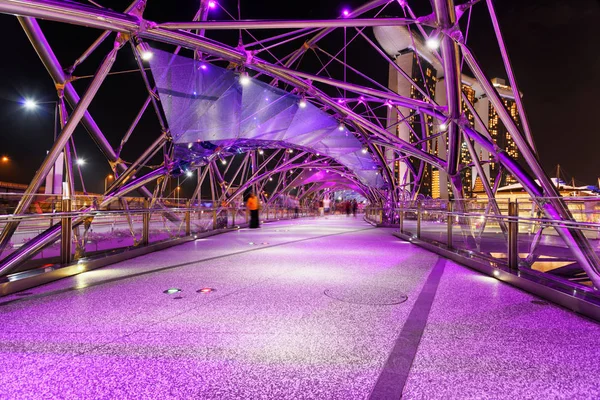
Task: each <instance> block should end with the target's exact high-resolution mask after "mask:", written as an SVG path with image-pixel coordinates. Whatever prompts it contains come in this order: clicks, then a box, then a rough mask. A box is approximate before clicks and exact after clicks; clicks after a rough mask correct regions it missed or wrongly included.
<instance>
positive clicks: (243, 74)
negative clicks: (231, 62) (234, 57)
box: [240, 71, 250, 86]
mask: <svg viewBox="0 0 600 400" xmlns="http://www.w3.org/2000/svg"><path fill="white" fill-rule="evenodd" d="M249 83H250V77H249V76H248V73H247V72H245V71H243V72H241V73H240V84H241V85H242V86H246V85H248V84H249Z"/></svg>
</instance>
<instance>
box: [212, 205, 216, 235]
mask: <svg viewBox="0 0 600 400" xmlns="http://www.w3.org/2000/svg"><path fill="white" fill-rule="evenodd" d="M212 217H213V230H215V229H217V210H216V209H213V211H212Z"/></svg>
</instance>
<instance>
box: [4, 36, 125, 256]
mask: <svg viewBox="0 0 600 400" xmlns="http://www.w3.org/2000/svg"><path fill="white" fill-rule="evenodd" d="M120 47H121V45H120V44H117V43H115V48H113V50H111V51H110V52H109V53H108V55H107V56H106V57H105V58H104V61H103V62H102V64H101V65H100V67H99V68H98V71H97V72H96V76H95V77H94V79H93V80H92V82H91V83H90V86H89V87H88V89H87V91H86V93H85V95H84V96H83V98H82V99H81V101H80V102H79V103H78V104H77V107H76V108H75V110H74V111H73V114H72V115H71V117H70V118H69V122H67V124H66V125H65V127H64V129H63V130H62V131H61V133H60V135H59V136H58V137H57V138H56V141H55V142H54V145H53V146H52V148H51V149H50V151H49V152H48V155H47V156H46V158H45V160H44V162H43V163H42V165H41V167H40V168H39V169H38V170H37V172H36V174H35V175H34V177H33V179H32V181H31V183H30V184H29V186H28V187H27V189H26V190H25V192H24V193H23V197H21V200H20V201H19V204H18V205H17V207H16V208H15V211H14V212H13V214H15V215H20V214H22V213H23V212H24V211H25V210H26V209H27V208H28V207H29V205H30V204H31V202H32V201H33V195H34V194H35V193H37V191H38V189H39V188H40V186H41V184H42V181H43V179H44V178H45V177H46V175H48V173H49V172H50V169H52V166H53V165H54V163H55V162H56V159H57V158H58V156H59V155H60V153H61V152H62V151H64V148H65V145H66V144H67V143H68V142H69V139H70V138H71V135H72V134H73V132H74V131H75V128H76V127H77V125H78V124H79V122H80V121H81V118H82V117H83V114H84V113H85V111H86V110H87V107H88V106H89V104H90V103H91V102H92V100H93V98H94V96H95V95H96V93H97V92H98V89H100V86H101V85H102V82H104V79H105V78H106V76H107V75H108V72H109V71H110V69H111V68H112V66H113V64H114V62H115V60H116V59H117V51H118V50H119V48H120ZM18 226H19V222H18V221H14V222H9V223H8V224H6V226H5V227H4V229H3V231H2V234H0V249H3V248H4V247H5V246H6V244H7V243H8V241H9V240H10V238H11V237H12V234H13V233H14V232H15V230H16V229H17V227H18Z"/></svg>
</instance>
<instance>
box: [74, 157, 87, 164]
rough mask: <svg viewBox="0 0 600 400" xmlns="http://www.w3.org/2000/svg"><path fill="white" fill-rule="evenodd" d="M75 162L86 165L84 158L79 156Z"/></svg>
mask: <svg viewBox="0 0 600 400" xmlns="http://www.w3.org/2000/svg"><path fill="white" fill-rule="evenodd" d="M75 163H76V164H77V165H79V166H81V165H85V160H84V159H83V158H78V159H77V161H75Z"/></svg>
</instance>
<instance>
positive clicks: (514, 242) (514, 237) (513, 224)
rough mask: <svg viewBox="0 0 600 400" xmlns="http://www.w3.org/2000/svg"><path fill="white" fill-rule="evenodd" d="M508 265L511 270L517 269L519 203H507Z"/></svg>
mask: <svg viewBox="0 0 600 400" xmlns="http://www.w3.org/2000/svg"><path fill="white" fill-rule="evenodd" d="M508 216H509V220H508V267H509V268H510V269H513V270H517V269H519V222H518V221H517V217H518V216H519V205H518V204H517V203H513V202H510V203H508Z"/></svg>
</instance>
